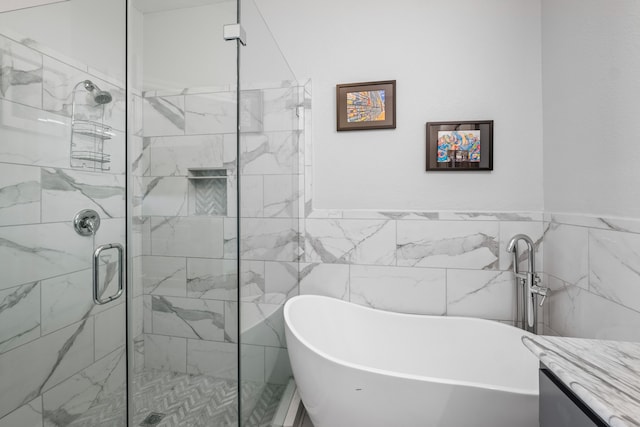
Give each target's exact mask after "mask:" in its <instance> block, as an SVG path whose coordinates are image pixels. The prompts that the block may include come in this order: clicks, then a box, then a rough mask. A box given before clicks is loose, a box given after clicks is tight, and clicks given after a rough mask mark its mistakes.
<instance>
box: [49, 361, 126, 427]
mask: <svg viewBox="0 0 640 427" xmlns="http://www.w3.org/2000/svg"><path fill="white" fill-rule="evenodd" d="M125 380H126V363H125V351H124V349H121V350H119V351H115V352H113V353H112V354H109V355H108V356H107V357H104V358H102V359H101V360H98V361H97V362H96V363H94V364H92V365H91V366H89V367H88V368H87V369H84V370H83V371H81V372H79V373H77V374H76V375H74V376H72V377H71V378H69V379H68V380H66V381H64V382H62V383H61V384H59V385H57V386H56V387H54V388H52V389H51V390H49V391H47V392H46V393H44V395H43V396H42V397H43V409H44V411H43V415H44V421H45V426H51V427H54V426H60V425H69V424H70V423H72V422H73V420H74V419H77V418H79V417H80V416H81V415H84V414H85V412H86V411H87V410H89V409H90V408H91V406H92V405H94V404H95V403H97V402H100V401H104V400H106V399H108V398H110V397H113V395H114V393H124V386H125ZM125 412H126V411H125V408H120V409H119V410H118V416H116V414H115V413H113V414H111V416H110V419H111V417H113V418H117V419H118V421H119V422H123V421H124V419H125V417H126V413H125Z"/></svg>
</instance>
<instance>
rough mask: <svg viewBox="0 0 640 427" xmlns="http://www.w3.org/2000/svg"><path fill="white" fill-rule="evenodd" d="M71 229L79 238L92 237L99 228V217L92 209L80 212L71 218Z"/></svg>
mask: <svg viewBox="0 0 640 427" xmlns="http://www.w3.org/2000/svg"><path fill="white" fill-rule="evenodd" d="M73 227H74V228H75V229H76V232H77V233H78V234H79V235H81V236H93V235H94V234H96V231H98V228H100V215H98V212H96V211H94V210H93V209H84V210H81V211H80V212H78V213H77V214H76V216H75V217H73Z"/></svg>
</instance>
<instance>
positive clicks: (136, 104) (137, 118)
mask: <svg viewBox="0 0 640 427" xmlns="http://www.w3.org/2000/svg"><path fill="white" fill-rule="evenodd" d="M130 100H131V103H130V104H129V108H130V116H129V117H130V119H129V120H130V123H131V129H132V130H131V133H132V135H135V136H136V137H142V136H143V135H144V127H143V125H144V120H143V111H142V110H143V108H144V107H143V106H144V101H143V99H142V97H141V96H140V95H137V94H134V95H131V98H130Z"/></svg>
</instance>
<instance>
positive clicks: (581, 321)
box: [544, 214, 640, 341]
mask: <svg viewBox="0 0 640 427" xmlns="http://www.w3.org/2000/svg"><path fill="white" fill-rule="evenodd" d="M545 227H546V229H547V232H546V235H545V243H544V244H545V253H544V257H545V272H546V274H547V277H548V283H549V285H550V286H551V288H552V290H553V293H552V294H551V297H550V299H549V304H548V305H547V315H546V319H547V321H546V325H545V326H546V328H547V330H548V333H550V334H554V335H562V336H572V337H581V338H600V339H615V340H623V341H639V340H640V331H639V329H638V327H637V326H638V325H639V324H640V302H639V301H640V287H639V286H638V284H639V283H640V221H639V220H637V219H625V218H602V217H593V216H586V215H566V214H546V215H545Z"/></svg>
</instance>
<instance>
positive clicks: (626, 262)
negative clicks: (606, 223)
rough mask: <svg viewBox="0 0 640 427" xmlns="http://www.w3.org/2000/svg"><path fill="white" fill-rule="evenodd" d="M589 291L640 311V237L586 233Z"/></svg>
mask: <svg viewBox="0 0 640 427" xmlns="http://www.w3.org/2000/svg"><path fill="white" fill-rule="evenodd" d="M589 267H590V271H589V274H590V277H589V290H590V291H591V292H594V293H597V294H599V295H601V296H603V297H604V298H607V299H609V300H612V301H614V302H616V303H618V304H622V305H624V306H626V307H629V308H631V309H633V310H636V311H640V286H638V284H639V283H640V235H639V234H631V233H622V232H618V231H606V230H595V229H592V230H589Z"/></svg>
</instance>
